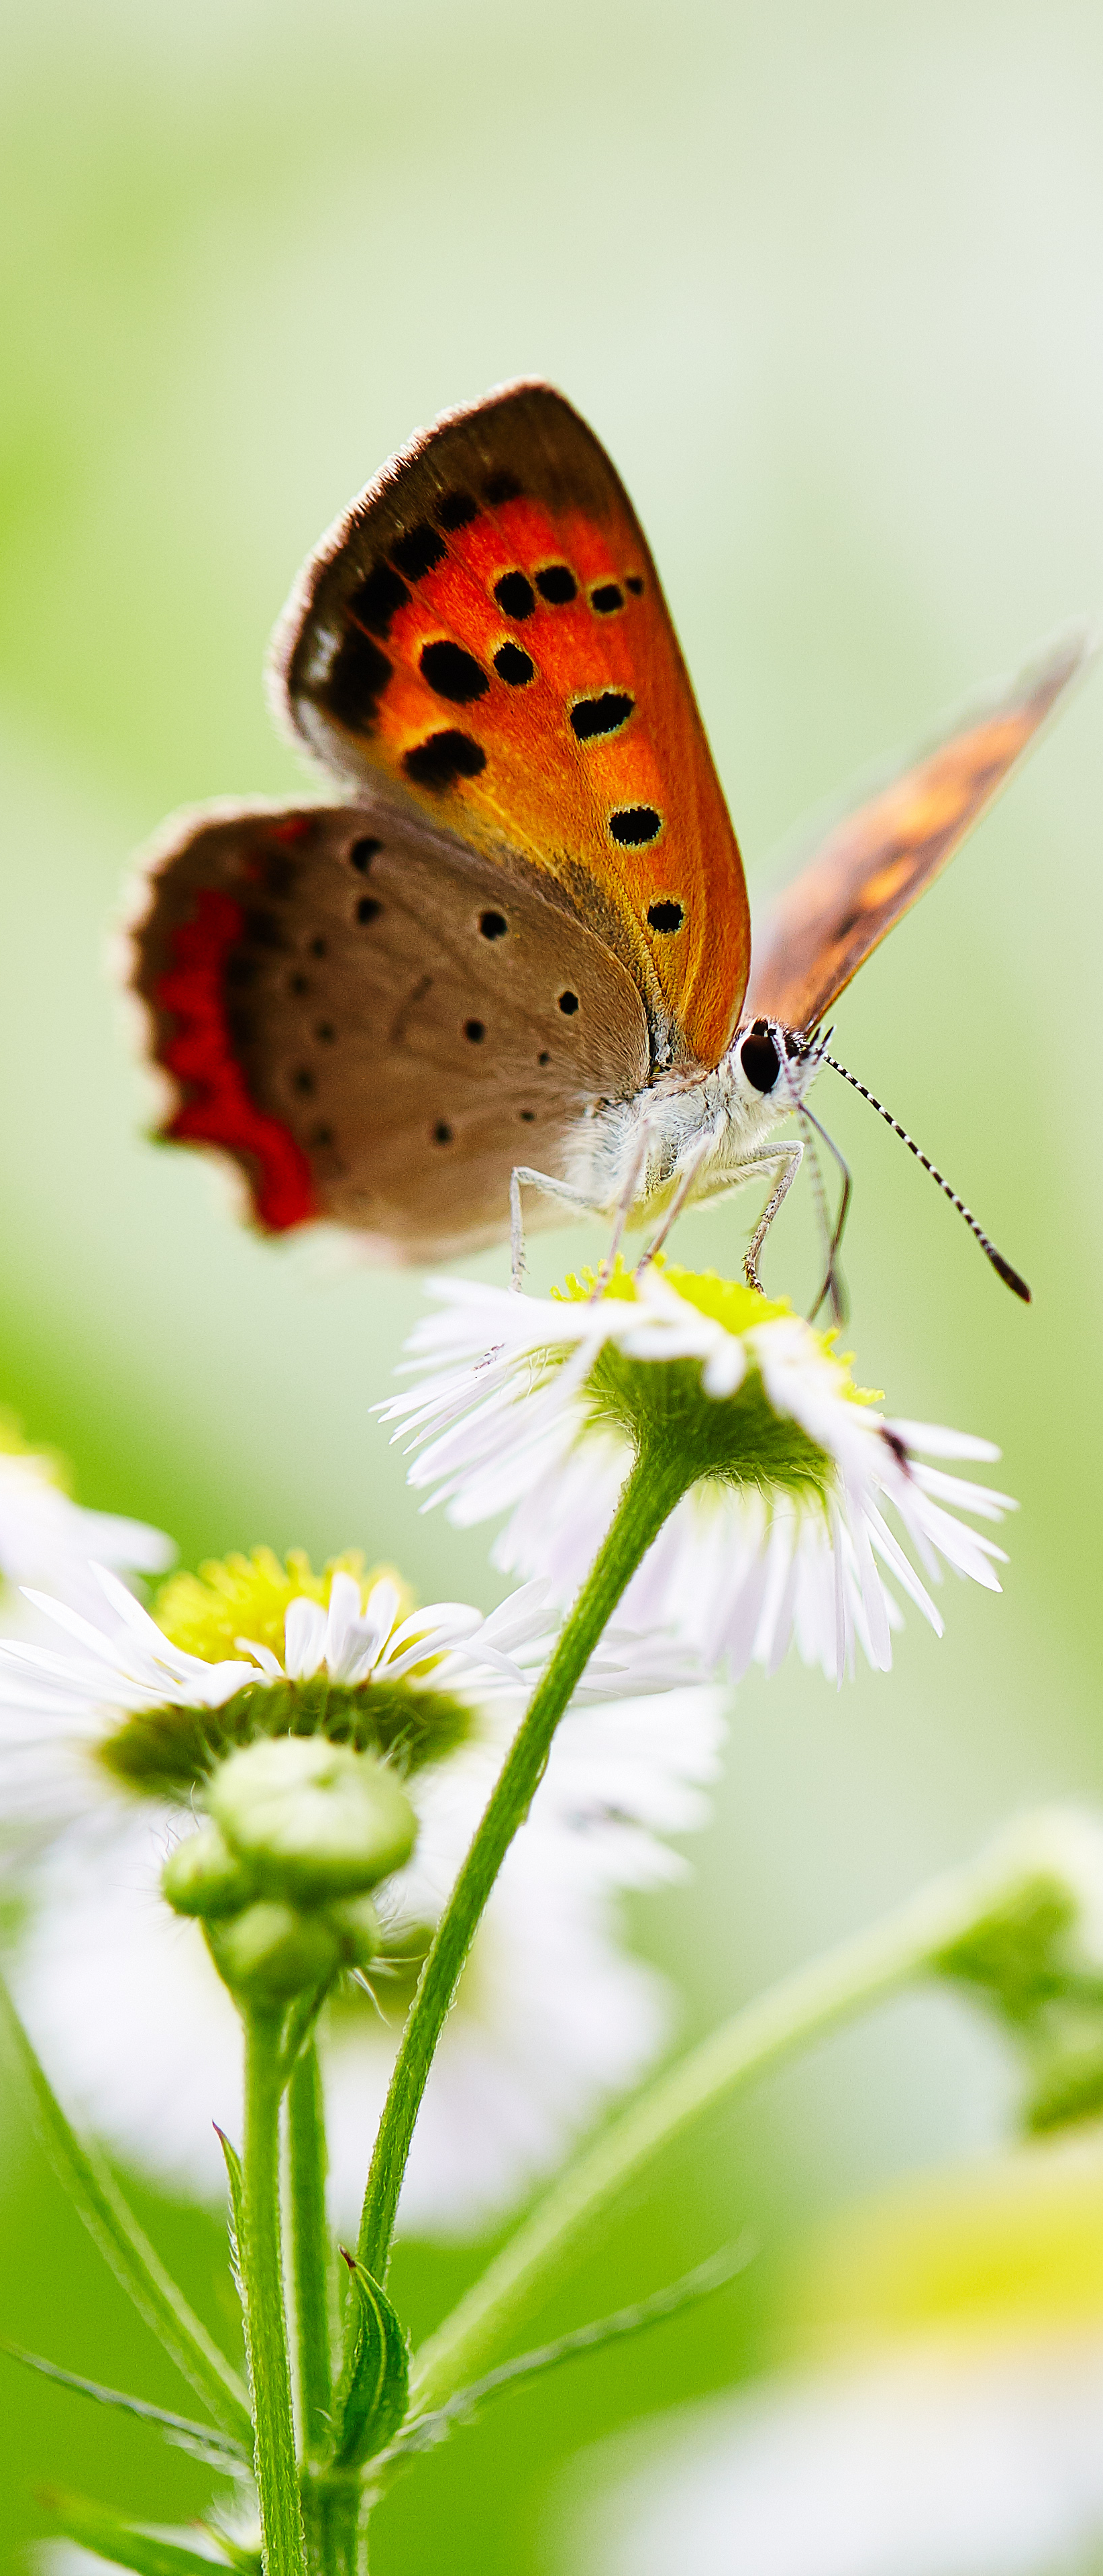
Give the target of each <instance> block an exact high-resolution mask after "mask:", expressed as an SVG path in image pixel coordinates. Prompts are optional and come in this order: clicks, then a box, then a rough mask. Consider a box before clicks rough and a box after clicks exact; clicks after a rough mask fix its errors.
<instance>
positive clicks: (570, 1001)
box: [559, 993, 578, 1020]
mask: <svg viewBox="0 0 1103 2576" xmlns="http://www.w3.org/2000/svg"><path fill="white" fill-rule="evenodd" d="M559 1008H560V1010H561V1011H562V1013H563V1017H564V1019H567V1020H573V1018H574V1015H575V1012H576V1011H577V1009H578V995H577V993H561V994H560V996H559Z"/></svg>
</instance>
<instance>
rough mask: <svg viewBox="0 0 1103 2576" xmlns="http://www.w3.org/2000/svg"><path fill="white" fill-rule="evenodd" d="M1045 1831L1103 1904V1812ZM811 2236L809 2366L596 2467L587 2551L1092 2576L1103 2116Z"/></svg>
mask: <svg viewBox="0 0 1103 2576" xmlns="http://www.w3.org/2000/svg"><path fill="white" fill-rule="evenodd" d="M1023 1831H1024V1833H1025V1835H1026V1837H1027V1847H1028V1848H1029V1850H1030V1853H1031V1857H1032V1858H1033V1857H1034V1855H1035V1853H1037V1854H1038V1856H1039V1857H1040V1858H1041V1859H1042V1860H1043V1861H1045V1860H1046V1858H1047V1845H1048V1855H1049V1856H1051V1857H1052V1862H1053V1866H1054V1868H1055V1871H1057V1872H1058V1873H1059V1874H1060V1875H1064V1874H1065V1873H1066V1871H1067V1872H1068V1873H1069V1877H1070V1888H1071V1889H1072V1890H1075V1891H1077V1892H1079V1891H1080V1889H1081V1888H1083V1889H1084V1891H1085V1893H1086V1896H1087V1900H1088V1902H1089V1903H1090V1904H1094V1902H1095V1899H1096V1897H1097V1894H1098V1876H1099V1851H1098V1843H1099V1828H1098V1824H1097V1823H1095V1822H1094V1821H1093V1820H1092V1819H1091V1818H1090V1817H1089V1818H1083V1819H1078V1818H1077V1817H1076V1816H1075V1815H1074V1814H1064V1815H1063V1814H1061V1813H1060V1812H1057V1813H1055V1814H1054V1815H1053V1816H1052V1817H1050V1818H1046V1817H1045V1816H1042V1817H1039V1818H1036V1819H1035V1818H1031V1819H1029V1820H1027V1821H1026V1822H1025V1824H1024V1827H1023ZM1013 1840H1014V1837H1013V1836H1011V1837H1006V1838H1005V1846H1006V1848H1008V1849H1009V1850H1010V1849H1011V1848H1012V1846H1013ZM801 2251H802V2259H801V2261H800V2264H799V2267H794V2269H793V2271H792V2273H791V2275H790V2283H789V2290H788V2295H787V2298H786V2300H785V2302H784V2306H783V2312H782V2315H781V2317H780V2319H779V2324H780V2327H781V2332H782V2335H783V2336H784V2337H785V2338H786V2339H787V2341H788V2344H789V2348H790V2351H791V2352H792V2353H793V2355H794V2362H795V2365H796V2366H795V2367H794V2368H793V2370H792V2372H791V2374H787V2375H785V2376H781V2375H780V2374H779V2375H778V2376H776V2377H773V2378H771V2379H768V2380H766V2381H764V2382H761V2383H760V2384H759V2385H758V2386H757V2387H754V2388H750V2389H747V2390H746V2391H743V2392H740V2393H739V2394H738V2395H736V2396H735V2397H727V2398H724V2399H722V2400H720V2401H718V2402H715V2403H712V2404H709V2405H706V2406H703V2407H699V2408H693V2409H692V2410H690V2409H686V2410H685V2411H684V2412H683V2413H682V2415H681V2417H680V2418H675V2419H674V2421H673V2422H671V2419H670V2418H669V2417H668V2418H666V2419H665V2421H664V2422H663V2424H662V2425H655V2424H652V2425H651V2426H649V2427H647V2428H645V2429H644V2430H643V2432H642V2433H639V2434H636V2433H633V2434H631V2435H630V2436H629V2437H628V2438H627V2440H621V2441H619V2442H617V2443H613V2444H609V2445H607V2446H605V2447H604V2449H603V2450H600V2451H598V2452H595V2453H594V2454H592V2455H591V2461H590V2463H589V2464H588V2467H589V2474H588V2475H587V2471H586V2469H585V2468H584V2469H583V2470H582V2473H581V2477H580V2475H579V2469H578V2464H576V2468H575V2472H574V2492H575V2494H577V2491H578V2486H579V2484H582V2486H583V2488H584V2490H585V2489H588V2491H589V2496H590V2499H591V2501H590V2502H589V2503H588V2504H587V2505H586V2506H584V2508H583V2512H582V2516H581V2522H580V2519H579V2518H578V2517H577V2516H574V2517H573V2520H572V2529H571V2532H570V2538H569V2544H568V2549H567V2551H566V2552H565V2553H564V2562H563V2563H564V2564H569V2565H570V2566H572V2567H574V2566H579V2565H585V2566H586V2567H587V2568H589V2569H593V2570H594V2576H628V2571H629V2570H631V2576H682V2570H683V2569H684V2568H686V2567H691V2568H693V2570H694V2571H695V2576H743V2571H744V2570H747V2571H748V2576H749V2571H750V2570H752V2569H753V2571H754V2576H1074V2571H1079V2576H1087V2569H1088V2567H1089V2566H1091V2567H1092V2568H1094V2567H1096V2566H1097V2565H1098V2564H1099V2558H1098V2555H1097V2553H1098V2552H1099V2551H1100V2548H1101V2546H1103V2444H1101V2443H1100V2439H1099V2425H1100V2420H1101V2416H1103V2159H1101V2139H1100V2131H1099V2127H1098V2124H1090V2125H1089V2124H1083V2125H1081V2126H1080V2127H1079V2128H1077V2129H1075V2130H1073V2131H1071V2132H1069V2133H1068V2134H1067V2135H1066V2136H1065V2137H1064V2138H1062V2139H1061V2140H1060V2141H1054V2142H1050V2143H1047V2144H1046V2145H1045V2146H1042V2147H1039V2146H1036V2145H1035V2146H1031V2147H1029V2148H1018V2149H1016V2150H1014V2151H1012V2152H1010V2153H1005V2154H1002V2155H999V2156H995V2157H993V2158H992V2159H991V2160H990V2161H987V2162H985V2161H982V2160H978V2161H977V2162H976V2163H975V2164H971V2165H969V2166H966V2167H963V2168H961V2169H959V2170H958V2171H956V2172H954V2171H951V2172H949V2173H946V2172H943V2173H936V2174H933V2175H927V2176H925V2177H922V2178H920V2179H915V2178H912V2179H910V2180H908V2181H907V2182H905V2183H902V2184H900V2185H897V2186H896V2187H895V2188H894V2189H893V2190H891V2191H890V2192H888V2193H887V2194H886V2195H885V2196H884V2197H883V2198H881V2199H879V2200H877V2201H874V2202H873V2203H870V2204H866V2205H865V2206H864V2207H861V2208H859V2209H857V2210H854V2211H850V2212H847V2213H844V2214H843V2215H842V2216H841V2217H837V2218H835V2219H834V2220H832V2221H830V2222H829V2223H828V2225H827V2227H826V2228H825V2229H824V2230H823V2231H822V2232H820V2233H819V2234H818V2237H814V2238H813V2239H812V2241H811V2242H810V2243H809V2242H806V2243H805V2245H804V2246H803V2248H802V2249H801ZM810 2355H811V2356H812V2366H809V2356H810ZM595 2486H596V2487H597V2489H598V2495H597V2499H596V2501H595V2500H594V2490H595Z"/></svg>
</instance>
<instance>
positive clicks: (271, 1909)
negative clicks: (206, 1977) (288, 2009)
mask: <svg viewBox="0 0 1103 2576" xmlns="http://www.w3.org/2000/svg"><path fill="white" fill-rule="evenodd" d="M207 1941H208V1944H209V1947H210V1952H211V1957H212V1958H213V1960H214V1963H215V1966H216V1968H217V1970H218V1973H219V1976H220V1977H221V1978H222V1980H223V1983H224V1984H225V1985H227V1986H229V1988H230V1991H231V1994H235V1995H241V1996H243V1997H244V1998H245V1999H246V2001H247V2002H249V2003H252V2004H261V2005H263V2004H271V2005H277V2004H284V2003H290V2002H291V2001H292V1999H293V1997H294V1996H295V1995H301V1994H304V1993H305V1992H306V1991H307V1990H308V1988H311V1987H314V1986H322V1985H325V1984H326V1983H327V1982H328V1980H329V1979H330V1978H331V1977H332V1976H333V1975H334V1974H335V1972H336V1969H337V1966H338V1964H339V1956H340V1953H339V1946H338V1939H337V1934H336V1932H335V1931H334V1930H333V1928H332V1926H331V1924H330V1923H329V1921H328V1919H327V1917H326V1916H325V1915H324V1914H319V1913H310V1914H299V1913H296V1911H295V1909H294V1907H293V1906H290V1905H276V1904H265V1903H262V1904H258V1905H248V1906H246V1909H245V1912H244V1914H235V1915H234V1917H233V1918H232V1920H231V1921H230V1922H228V1923H212V1924H210V1925H209V1927H208V1931H207Z"/></svg>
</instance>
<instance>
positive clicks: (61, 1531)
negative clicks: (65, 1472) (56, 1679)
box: [0, 1414, 176, 1628]
mask: <svg viewBox="0 0 1103 2576" xmlns="http://www.w3.org/2000/svg"><path fill="white" fill-rule="evenodd" d="M175 1554H176V1550H175V1548H174V1546H173V1543H172V1540H171V1539H170V1538H166V1537H165V1534H164V1532H163V1530H155V1529H150V1528H148V1527H147V1525H146V1523H145V1522H144V1521H130V1520H120V1519H117V1518H116V1517H115V1515H114V1514H113V1513H111V1512H88V1511H85V1510H83V1509H82V1507H81V1505H80V1504H79V1503H74V1502H72V1501H71V1500H70V1497H69V1495H68V1494H67V1493H66V1492H65V1490H64V1488H63V1486H62V1485H61V1484H60V1483H59V1482H58V1468H57V1464H56V1461H55V1460H54V1459H52V1458H50V1457H49V1456H48V1455H46V1454H45V1453H44V1452H42V1451H38V1450H34V1449H27V1448H25V1447H24V1446H23V1444H22V1441H21V1440H20V1439H19V1436H18V1434H17V1433H16V1431H15V1428H14V1425H13V1424H12V1423H11V1421H10V1419H9V1418H8V1417H6V1416H4V1415H2V1414H0V1577H3V1579H4V1583H5V1585H6V1586H8V1587H10V1589H8V1590H6V1591H5V1593H4V1596H3V1612H4V1624H5V1626H6V1627H8V1628H11V1627H12V1626H13V1625H14V1626H19V1625H20V1624H24V1623H23V1616H22V1604H21V1601H20V1598H19V1592H18V1589H17V1587H18V1586H20V1585H22V1584H28V1583H45V1584H49V1585H50V1587H51V1589H52V1590H54V1591H57V1592H60V1593H61V1594H62V1595H63V1597H64V1599H65V1600H66V1601H69V1602H72V1603H73V1604H74V1605H76V1606H77V1607H79V1608H81V1609H84V1610H93V1609H94V1607H95V1605H96V1604H97V1603H98V1601H99V1593H98V1590H97V1586H96V1581H95V1577H94V1576H93V1574H92V1572H91V1562H92V1560H93V1559H94V1560H96V1561H98V1562H99V1563H100V1564H101V1565H108V1566H115V1567H118V1568H120V1569H122V1570H123V1571H124V1572H129V1573H134V1574H161V1573H163V1572H164V1569H165V1567H166V1566H167V1565H171V1563H172V1560H173V1557H174V1556H175Z"/></svg>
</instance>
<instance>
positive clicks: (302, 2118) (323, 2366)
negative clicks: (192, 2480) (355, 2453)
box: [287, 2045, 333, 2459]
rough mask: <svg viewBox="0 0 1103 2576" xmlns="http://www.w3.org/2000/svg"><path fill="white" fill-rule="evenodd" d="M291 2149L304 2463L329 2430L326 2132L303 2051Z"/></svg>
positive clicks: (311, 2056) (291, 2116)
mask: <svg viewBox="0 0 1103 2576" xmlns="http://www.w3.org/2000/svg"><path fill="white" fill-rule="evenodd" d="M287 2110H288V2136H289V2142H290V2148H291V2157H290V2163H291V2231H292V2259H293V2267H294V2277H295V2325H296V2330H297V2341H298V2359H299V2405H300V2411H301V2415H302V2428H303V2447H304V2449H305V2452H306V2455H307V2458H308V2459H312V2458H313V2459H317V2458H320V2457H321V2456H322V2454H323V2453H324V2452H325V2450H326V2449H327V2447H328V2444H329V2441H330V2437H331V2433H332V2426H331V2424H330V2406H331V2403H332V2398H333V2369H332V2360H331V2348H330V2277H331V2267H330V2259H329V2231H328V2228H327V2225H326V2133H325V2113H324V2107H323V2102H322V2072H321V2068H320V2066H319V2064H318V2051H317V2049H316V2048H315V2047H314V2046H313V2045H311V2047H309V2048H306V2049H304V2050H303V2053H302V2056H301V2057H300V2058H299V2061H298V2064H297V2066H296V2068H295V2072H294V2074H293V2076H292V2078H291V2083H290V2087H289V2090H288V2096H287Z"/></svg>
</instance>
